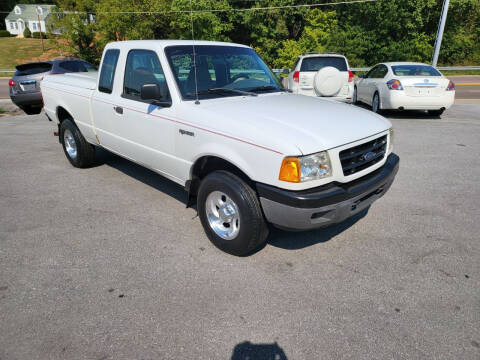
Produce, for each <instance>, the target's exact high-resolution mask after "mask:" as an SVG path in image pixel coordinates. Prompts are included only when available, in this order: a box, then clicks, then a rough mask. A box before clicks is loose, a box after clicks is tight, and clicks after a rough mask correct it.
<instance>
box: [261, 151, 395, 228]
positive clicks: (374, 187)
mask: <svg viewBox="0 0 480 360" xmlns="http://www.w3.org/2000/svg"><path fill="white" fill-rule="evenodd" d="M399 162H400V158H399V157H398V156H397V155H395V154H390V155H389V156H388V158H387V161H386V162H385V165H384V166H382V167H381V168H379V169H377V170H375V171H374V172H372V173H370V174H368V175H365V176H363V177H361V178H360V179H357V180H354V181H352V182H350V183H347V184H340V183H330V184H327V185H324V186H320V187H317V188H313V189H307V190H302V191H289V190H284V189H280V188H277V187H273V186H270V185H266V184H261V183H258V184H257V191H258V194H259V197H260V202H261V204H262V208H263V212H264V214H265V217H266V219H267V221H269V222H270V223H272V224H274V225H276V226H277V227H281V228H284V229H290V230H308V229H314V228H319V227H325V226H328V225H332V224H336V223H339V222H342V221H344V220H346V219H347V218H349V217H351V216H353V215H355V214H357V213H358V212H360V211H362V210H363V209H365V208H366V207H368V206H370V205H371V204H372V203H373V202H374V201H375V200H377V199H379V198H380V197H382V196H383V195H384V194H385V193H386V192H387V190H388V189H389V188H390V186H391V185H392V183H393V180H394V179H395V175H396V174H397V172H398V167H399Z"/></svg>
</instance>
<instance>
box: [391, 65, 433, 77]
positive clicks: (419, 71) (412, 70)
mask: <svg viewBox="0 0 480 360" xmlns="http://www.w3.org/2000/svg"><path fill="white" fill-rule="evenodd" d="M392 70H393V73H394V74H395V75H397V76H442V74H440V72H439V71H438V70H437V69H435V68H434V67H433V66H429V65H394V66H392Z"/></svg>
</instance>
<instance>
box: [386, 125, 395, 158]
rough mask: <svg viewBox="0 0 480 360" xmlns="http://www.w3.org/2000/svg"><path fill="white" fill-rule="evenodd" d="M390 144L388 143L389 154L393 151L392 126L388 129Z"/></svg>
mask: <svg viewBox="0 0 480 360" xmlns="http://www.w3.org/2000/svg"><path fill="white" fill-rule="evenodd" d="M389 133H390V136H389V137H390V142H389V143H388V152H391V151H392V150H393V135H394V134H395V133H394V131H393V126H392V127H391V128H390V131H389Z"/></svg>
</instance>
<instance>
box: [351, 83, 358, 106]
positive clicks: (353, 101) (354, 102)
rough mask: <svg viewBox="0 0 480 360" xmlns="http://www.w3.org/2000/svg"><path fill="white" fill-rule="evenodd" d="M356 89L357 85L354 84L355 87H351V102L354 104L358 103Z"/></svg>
mask: <svg viewBox="0 0 480 360" xmlns="http://www.w3.org/2000/svg"><path fill="white" fill-rule="evenodd" d="M357 91H358V90H357V87H356V86H355V87H354V88H353V100H352V103H353V104H354V105H357V104H358V93H357Z"/></svg>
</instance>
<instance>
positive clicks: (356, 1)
mask: <svg viewBox="0 0 480 360" xmlns="http://www.w3.org/2000/svg"><path fill="white" fill-rule="evenodd" d="M243 1H259V0H243ZM260 1H263V0H260ZM378 1H383V0H351V1H338V2H329V3H316V4H298V5H278V6H265V7H253V8H244V9H234V8H230V9H198V10H165V11H103V12H88V13H89V14H95V15H98V14H179V13H209V12H211V13H214V12H245V11H265V10H280V9H294V8H314V7H322V6H334V5H347V4H360V3H369V2H378ZM2 12H3V13H10V12H9V11H2ZM52 13H53V14H84V13H87V12H86V11H55V12H52Z"/></svg>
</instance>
